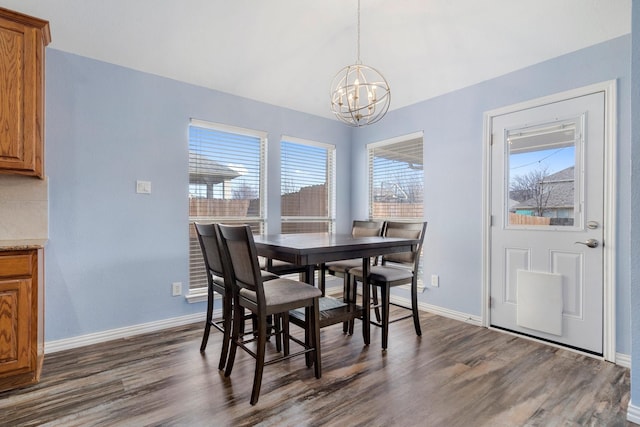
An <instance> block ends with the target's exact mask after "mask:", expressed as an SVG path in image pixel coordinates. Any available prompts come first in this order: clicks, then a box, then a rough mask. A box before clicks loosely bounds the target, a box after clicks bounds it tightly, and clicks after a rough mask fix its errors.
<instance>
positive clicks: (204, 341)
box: [200, 287, 213, 353]
mask: <svg viewBox="0 0 640 427" xmlns="http://www.w3.org/2000/svg"><path fill="white" fill-rule="evenodd" d="M207 294H208V295H207V323H205V325H204V335H202V343H201V344H200V353H203V352H204V350H205V349H206V348H207V342H209V333H210V332H211V322H212V321H213V289H211V287H209V292H208V293H207Z"/></svg>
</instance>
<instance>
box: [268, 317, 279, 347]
mask: <svg viewBox="0 0 640 427" xmlns="http://www.w3.org/2000/svg"><path fill="white" fill-rule="evenodd" d="M267 322H268V326H267V341H269V339H270V337H271V335H272V330H273V334H274V335H275V336H276V350H277V351H278V353H280V352H281V351H282V330H281V329H280V325H281V322H280V315H279V314H274V315H272V316H267Z"/></svg>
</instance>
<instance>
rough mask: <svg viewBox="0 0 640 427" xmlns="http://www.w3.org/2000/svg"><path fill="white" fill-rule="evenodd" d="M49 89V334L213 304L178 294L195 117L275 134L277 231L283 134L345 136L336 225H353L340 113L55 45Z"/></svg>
mask: <svg viewBox="0 0 640 427" xmlns="http://www.w3.org/2000/svg"><path fill="white" fill-rule="evenodd" d="M46 88H47V90H46V118H47V119H46V168H47V169H46V174H47V175H48V176H49V180H50V214H49V215H50V220H49V230H50V233H49V237H50V240H49V243H48V246H47V250H46V311H45V325H46V328H45V339H46V340H47V341H51V340H58V339H63V338H70V337H75V336H80V335H85V334H89V333H94V332H101V331H107V330H110V329H114V328H119V327H124V326H131V325H137V324H141V323H146V322H152V321H156V320H161V319H168V318H172V317H178V316H182V315H187V314H191V313H196V312H204V310H205V304H204V303H198V304H188V303H187V302H186V301H185V299H184V298H183V297H172V296H171V292H170V288H171V283H172V282H175V281H180V282H182V283H183V284H184V286H185V287H186V286H187V283H188V228H187V223H188V204H187V203H188V199H187V188H188V170H187V163H188V141H187V134H188V129H187V126H188V124H189V119H190V118H192V117H193V118H198V119H202V120H209V121H213V122H219V123H224V124H228V125H233V126H240V127H245V128H250V129H256V130H261V131H266V132H267V133H268V138H269V149H268V159H269V162H270V163H269V170H268V184H270V185H269V199H270V200H272V201H276V202H275V203H271V204H269V206H268V213H267V217H268V220H269V221H270V223H269V230H270V231H272V232H278V231H279V227H280V222H279V218H280V204H279V202H278V201H279V196H280V194H279V182H280V176H279V173H280V167H279V153H280V144H279V142H280V137H281V135H283V134H286V135H290V136H295V137H299V138H305V139H310V140H316V141H320V142H327V143H335V144H336V145H337V157H338V169H337V175H338V179H339V182H340V183H341V185H340V186H338V194H337V206H338V218H339V223H338V227H339V229H341V230H342V231H344V230H348V229H349V227H350V226H349V224H350V218H351V213H350V212H349V209H350V207H349V202H348V197H349V189H350V176H351V175H350V169H349V163H350V154H351V152H350V144H349V140H350V135H351V134H350V129H349V128H347V127H345V126H344V125H341V124H339V123H337V122H336V121H333V120H327V119H323V118H318V117H314V116H310V115H307V114H303V113H299V112H295V111H291V110H286V109H282V108H277V107H274V106H271V105H266V104H262V103H258V102H254V101H251V100H247V99H242V98H238V97H234V96H230V95H227V94H223V93H220V92H216V91H212V90H207V89H203V88H201V87H196V86H192V85H188V84H184V83H180V82H177V81H174V80H170V79H166V78H161V77H158V76H153V75H149V74H145V73H141V72H137V71H133V70H130V69H126V68H122V67H118V66H115V65H111V64H107V63H103V62H98V61H94V60H91V59H87V58H83V57H80V56H75V55H71V54H67V53H64V52H61V51H57V50H53V49H47V65H46ZM137 179H142V180H148V181H151V182H152V194H151V195H140V194H136V193H135V182H136V180H137ZM274 219H275V221H274Z"/></svg>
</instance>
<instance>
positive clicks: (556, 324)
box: [516, 270, 562, 336]
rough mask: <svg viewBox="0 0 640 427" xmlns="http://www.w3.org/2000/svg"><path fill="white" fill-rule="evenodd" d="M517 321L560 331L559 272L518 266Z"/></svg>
mask: <svg viewBox="0 0 640 427" xmlns="http://www.w3.org/2000/svg"><path fill="white" fill-rule="evenodd" d="M540 307H544V310H540ZM516 323H517V324H518V326H521V327H523V328H527V329H533V330H536V331H540V332H545V333H547V334H553V335H558V336H561V335H562V276H561V275H559V274H551V273H542V272H537V271H525V270H518V311H517V315H516Z"/></svg>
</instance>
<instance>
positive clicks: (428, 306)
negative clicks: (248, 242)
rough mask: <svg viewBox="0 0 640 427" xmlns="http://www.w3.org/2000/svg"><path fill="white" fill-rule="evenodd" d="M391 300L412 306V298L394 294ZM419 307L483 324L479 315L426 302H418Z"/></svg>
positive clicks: (423, 309) (440, 314) (464, 320)
mask: <svg viewBox="0 0 640 427" xmlns="http://www.w3.org/2000/svg"><path fill="white" fill-rule="evenodd" d="M391 302H393V303H396V304H401V305H404V306H406V307H411V300H409V299H408V298H401V297H398V296H395V295H392V296H391ZM418 308H419V309H420V310H422V311H426V312H428V313H433V314H437V315H438V316H442V317H448V318H450V319H454V320H458V321H460V322H464V323H469V324H472V325H475V326H482V319H481V318H480V317H479V316H473V315H471V314H468V313H463V312H460V311H455V310H449V309H446V308H442V307H438V306H436V305H431V304H427V303H424V302H418Z"/></svg>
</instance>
